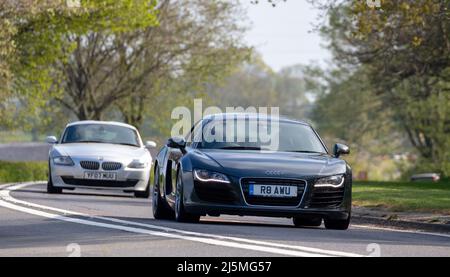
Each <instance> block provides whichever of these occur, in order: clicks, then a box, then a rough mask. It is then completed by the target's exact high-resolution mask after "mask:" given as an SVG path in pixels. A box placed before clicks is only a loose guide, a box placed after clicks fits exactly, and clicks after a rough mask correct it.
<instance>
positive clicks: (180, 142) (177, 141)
mask: <svg viewBox="0 0 450 277" xmlns="http://www.w3.org/2000/svg"><path fill="white" fill-rule="evenodd" d="M167 146H168V147H170V148H177V149H180V150H181V152H183V153H185V152H186V150H185V148H186V140H185V139H184V138H181V137H173V138H170V139H168V140H167Z"/></svg>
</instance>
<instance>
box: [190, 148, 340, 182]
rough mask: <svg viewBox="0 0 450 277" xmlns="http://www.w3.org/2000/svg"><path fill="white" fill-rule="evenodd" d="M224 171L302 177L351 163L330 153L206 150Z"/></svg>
mask: <svg viewBox="0 0 450 277" xmlns="http://www.w3.org/2000/svg"><path fill="white" fill-rule="evenodd" d="M198 152H201V154H200V155H203V156H204V157H205V156H206V157H208V158H209V159H210V160H212V161H214V162H215V163H216V164H217V165H218V167H220V169H219V170H221V171H222V172H223V173H226V174H230V175H232V176H236V177H280V178H283V177H285V178H298V177H307V176H329V175H333V174H343V173H345V172H346V167H347V163H346V162H345V161H343V160H341V159H337V158H334V157H331V156H329V155H327V154H310V153H291V152H259V151H230V150H202V151H198Z"/></svg>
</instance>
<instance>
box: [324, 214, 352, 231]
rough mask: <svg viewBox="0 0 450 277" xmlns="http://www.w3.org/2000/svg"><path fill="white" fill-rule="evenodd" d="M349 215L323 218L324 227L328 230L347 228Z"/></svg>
mask: <svg viewBox="0 0 450 277" xmlns="http://www.w3.org/2000/svg"><path fill="white" fill-rule="evenodd" d="M350 218H351V216H350V215H349V216H348V218H347V219H343V220H342V219H325V220H324V221H325V228H327V229H330V230H347V229H348V226H349V225H350Z"/></svg>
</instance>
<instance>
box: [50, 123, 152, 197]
mask: <svg viewBox="0 0 450 277" xmlns="http://www.w3.org/2000/svg"><path fill="white" fill-rule="evenodd" d="M79 124H105V125H116V126H122V127H126V128H131V129H133V130H135V131H136V134H137V136H138V137H139V142H140V147H134V146H127V145H117V144H107V143H70V144H61V140H60V141H58V142H56V143H55V144H53V146H52V148H51V149H50V152H49V157H50V158H49V166H50V171H51V177H52V182H53V186H54V187H57V188H67V189H73V188H78V187H84V188H93V189H115V190H124V191H138V192H139V191H145V190H146V189H147V186H148V185H149V179H150V169H151V166H152V156H151V154H150V152H149V150H148V149H147V148H146V147H145V146H144V145H143V143H142V139H141V137H140V135H139V132H138V131H137V129H136V128H135V127H133V126H131V125H127V124H123V123H117V122H102V121H79V122H75V123H71V124H68V125H67V126H66V129H67V128H68V127H70V126H73V125H79ZM58 156H68V157H70V158H71V159H72V161H73V163H74V164H73V165H72V166H66V165H56V164H55V163H54V161H53V158H54V157H58ZM136 160H139V161H142V162H145V164H146V166H145V167H144V168H130V167H129V165H130V164H131V163H132V162H133V161H136ZM82 162H83V165H84V166H82ZM92 163H93V164H97V163H98V164H99V169H98V170H92V169H90V168H89V167H87V168H86V164H87V165H89V164H92ZM111 164H112V165H116V166H117V165H118V164H120V168H119V169H117V170H116V168H114V167H112V168H111V166H110V165H111ZM104 165H105V166H104ZM106 165H109V167H108V166H106ZM87 172H91V173H98V174H102V173H113V174H114V175H115V176H116V178H115V180H114V181H112V182H111V181H101V180H89V179H85V176H86V175H85V174H87Z"/></svg>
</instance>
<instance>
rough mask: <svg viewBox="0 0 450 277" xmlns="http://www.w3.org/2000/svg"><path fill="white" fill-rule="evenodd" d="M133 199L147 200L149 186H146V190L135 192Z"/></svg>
mask: <svg viewBox="0 0 450 277" xmlns="http://www.w3.org/2000/svg"><path fill="white" fill-rule="evenodd" d="M134 197H136V198H149V197H150V184H148V185H147V189H146V190H145V191H135V192H134Z"/></svg>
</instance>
